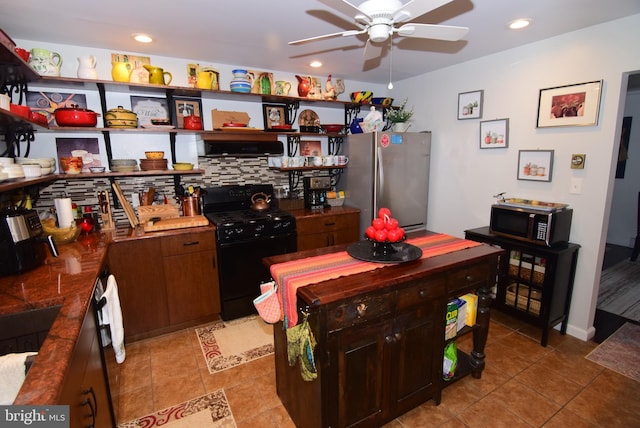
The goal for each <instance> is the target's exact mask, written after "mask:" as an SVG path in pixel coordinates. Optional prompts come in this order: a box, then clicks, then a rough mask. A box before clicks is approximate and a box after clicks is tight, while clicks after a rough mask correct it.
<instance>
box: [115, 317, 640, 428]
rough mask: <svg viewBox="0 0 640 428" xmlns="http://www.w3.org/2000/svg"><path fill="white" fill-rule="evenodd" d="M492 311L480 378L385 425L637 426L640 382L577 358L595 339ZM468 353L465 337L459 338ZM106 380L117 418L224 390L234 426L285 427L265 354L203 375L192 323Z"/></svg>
mask: <svg viewBox="0 0 640 428" xmlns="http://www.w3.org/2000/svg"><path fill="white" fill-rule="evenodd" d="M539 338H540V332H539V330H538V329H536V328H533V327H531V326H528V325H526V324H523V323H520V322H519V321H516V320H513V319H512V318H510V317H508V316H506V315H504V314H501V313H499V312H497V311H493V312H492V321H491V326H490V332H489V339H488V342H487V347H486V355H487V358H486V368H485V371H484V372H483V375H482V379H479V380H478V379H473V378H471V377H467V378H465V379H463V380H461V381H459V382H457V383H455V384H452V385H451V386H450V387H448V388H446V389H445V390H444V391H443V394H442V402H441V404H440V405H439V406H435V405H434V404H433V402H427V403H425V404H423V405H421V406H419V407H418V408H416V409H414V410H412V411H410V412H408V413H406V414H404V415H402V416H401V417H399V418H397V419H396V420H394V421H392V422H390V423H389V424H387V425H386V427H388V428H417V427H420V428H424V427H491V428H493V427H543V426H544V427H567V426H571V427H572V428H581V427H603V426H606V427H607V428H615V427H625V428H628V427H632V426H640V400H638V398H637V397H638V396H640V383H639V382H635V381H633V380H630V379H628V378H626V377H624V376H622V375H619V374H617V373H615V372H613V371H610V370H608V369H605V368H603V367H601V366H599V365H597V364H595V363H593V362H591V361H588V360H587V359H585V358H584V356H585V355H586V354H588V353H589V352H590V351H591V350H592V349H593V348H594V347H596V346H597V344H596V343H594V342H583V341H580V340H578V339H575V338H573V337H570V336H562V335H560V334H559V333H558V332H557V331H555V330H554V331H553V332H552V334H550V339H549V345H548V346H547V347H546V348H543V347H542V346H540V344H539ZM460 342H461V343H460V345H459V346H460V347H461V348H462V349H465V350H468V349H469V348H470V346H471V339H470V338H469V339H467V338H465V339H463V340H461V341H460ZM118 369H119V375H118V379H119V385H114V386H113V387H112V394H113V395H114V405H116V406H117V407H118V414H119V417H118V422H119V423H121V422H125V421H128V420H131V419H135V418H137V417H139V416H143V415H145V414H148V413H152V412H154V411H157V410H160V409H163V408H165V407H168V406H170V405H174V404H178V403H180V402H183V401H185V400H187V399H190V398H194V397H198V396H201V395H204V394H206V393H207V392H210V391H214V390H217V389H219V388H224V390H225V393H226V395H227V399H228V400H229V403H230V406H231V411H232V412H233V415H234V417H235V420H236V423H237V425H238V427H239V428H242V427H252V428H253V427H257V426H260V427H264V428H268V427H274V428H275V427H293V426H294V425H293V423H292V421H291V420H290V419H289V417H288V415H287V412H286V410H285V409H284V408H283V406H282V405H281V403H280V401H279V399H278V397H277V395H276V392H275V391H276V390H275V372H274V361H273V356H269V357H264V358H261V359H259V360H257V361H254V362H251V363H247V364H245V365H242V366H240V367H237V368H233V369H230V370H227V371H223V372H220V373H216V374H209V371H208V370H207V368H206V366H205V363H204V358H203V356H202V353H201V351H200V346H199V344H198V340H197V338H196V335H195V332H194V331H193V329H188V330H184V331H180V332H176V333H173V334H169V335H166V336H161V337H157V338H153V339H148V340H144V341H140V342H135V343H132V344H129V345H128V346H127V360H126V361H125V363H124V364H122V365H120V366H119V367H118Z"/></svg>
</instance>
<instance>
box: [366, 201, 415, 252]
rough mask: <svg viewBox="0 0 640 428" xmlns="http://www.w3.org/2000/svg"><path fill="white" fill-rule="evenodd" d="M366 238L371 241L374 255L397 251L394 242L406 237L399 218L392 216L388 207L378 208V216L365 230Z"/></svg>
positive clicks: (396, 242)
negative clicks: (399, 223)
mask: <svg viewBox="0 0 640 428" xmlns="http://www.w3.org/2000/svg"><path fill="white" fill-rule="evenodd" d="M365 238H366V239H367V240H368V241H369V242H371V251H372V253H373V255H374V256H376V255H383V254H390V253H394V252H396V251H397V249H396V248H395V247H394V244H398V243H400V242H402V241H404V240H405V239H406V237H405V233H404V229H403V228H401V227H400V226H399V225H398V220H397V219H395V218H394V217H392V216H391V211H390V210H389V209H388V208H380V209H379V210H378V216H377V217H376V218H374V219H373V220H372V221H371V225H370V226H368V227H367V229H366V230H365Z"/></svg>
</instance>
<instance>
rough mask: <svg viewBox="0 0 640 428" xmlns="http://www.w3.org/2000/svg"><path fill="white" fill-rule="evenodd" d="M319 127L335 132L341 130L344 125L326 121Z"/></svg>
mask: <svg viewBox="0 0 640 428" xmlns="http://www.w3.org/2000/svg"><path fill="white" fill-rule="evenodd" d="M320 127H321V128H322V129H324V130H325V132H330V133H337V132H341V131H342V129H343V128H344V125H341V124H339V123H327V124H324V125H320Z"/></svg>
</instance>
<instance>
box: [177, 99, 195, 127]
mask: <svg viewBox="0 0 640 428" xmlns="http://www.w3.org/2000/svg"><path fill="white" fill-rule="evenodd" d="M172 116H173V117H172V118H171V123H172V124H173V125H175V126H176V127H178V128H184V117H185V116H197V117H202V101H200V98H182V97H173V115H172Z"/></svg>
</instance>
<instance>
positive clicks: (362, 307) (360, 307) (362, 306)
mask: <svg viewBox="0 0 640 428" xmlns="http://www.w3.org/2000/svg"><path fill="white" fill-rule="evenodd" d="M356 311H357V312H358V315H359V316H361V317H363V316H364V314H365V313H367V305H366V304H364V303H360V304H358V306H356Z"/></svg>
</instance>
